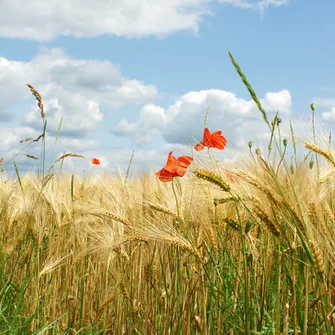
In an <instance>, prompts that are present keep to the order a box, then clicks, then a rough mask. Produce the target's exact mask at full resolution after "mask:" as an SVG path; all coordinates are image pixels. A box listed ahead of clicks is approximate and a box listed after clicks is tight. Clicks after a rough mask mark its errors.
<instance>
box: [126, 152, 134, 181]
mask: <svg viewBox="0 0 335 335" xmlns="http://www.w3.org/2000/svg"><path fill="white" fill-rule="evenodd" d="M134 152H135V150H133V152H132V154H131V157H130V161H129V164H128V169H127V173H126V180H125V182H124V186H127V180H128V176H129V172H130V167H131V163H132V162H133V157H134Z"/></svg>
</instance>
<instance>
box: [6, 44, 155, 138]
mask: <svg viewBox="0 0 335 335" xmlns="http://www.w3.org/2000/svg"><path fill="white" fill-rule="evenodd" d="M28 83H31V84H33V86H34V87H35V88H36V89H37V90H38V91H39V93H40V94H41V96H42V99H43V104H44V106H45V113H46V117H47V119H48V129H49V131H57V129H58V125H59V122H60V120H61V117H64V122H63V126H62V130H63V131H64V132H65V133H67V134H68V135H71V134H72V136H79V137H84V136H89V135H90V134H91V132H93V131H94V130H95V128H96V127H97V125H98V124H99V123H100V122H101V121H102V119H103V114H102V113H101V112H100V105H105V106H108V107H122V106H125V105H129V104H137V105H139V104H143V103H145V102H147V101H152V100H154V99H155V98H156V96H157V88H156V87H155V86H154V85H146V84H144V83H142V82H141V81H139V80H136V79H128V78H125V77H123V76H122V74H121V72H120V69H119V67H118V66H117V65H114V64H112V63H111V62H109V61H93V60H83V59H75V58H73V57H70V56H69V55H67V54H65V52H64V51H63V49H60V48H53V49H47V48H42V49H41V51H40V53H39V54H38V55H37V56H36V57H35V58H34V59H32V60H31V61H29V62H16V61H10V60H7V59H5V58H3V57H0V90H1V96H2V98H1V100H0V121H8V120H10V118H9V115H10V114H9V112H8V110H9V108H10V106H11V105H12V104H14V103H16V102H17V97H21V98H23V99H28V98H30V99H31V100H32V105H31V108H30V111H29V113H28V114H27V115H26V116H25V117H24V121H23V122H24V125H29V126H30V127H33V128H38V129H40V126H41V120H40V112H39V110H38V108H37V103H36V101H35V100H34V98H33V96H32V94H31V92H30V91H29V89H28V87H27V86H26V85H25V84H28Z"/></svg>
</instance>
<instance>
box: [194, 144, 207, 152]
mask: <svg viewBox="0 0 335 335" xmlns="http://www.w3.org/2000/svg"><path fill="white" fill-rule="evenodd" d="M204 147H205V146H204V145H203V143H202V142H200V143H198V144H196V145H195V146H194V149H195V150H197V151H200V150H202V149H203V148H204Z"/></svg>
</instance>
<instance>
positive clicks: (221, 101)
mask: <svg viewBox="0 0 335 335" xmlns="http://www.w3.org/2000/svg"><path fill="white" fill-rule="evenodd" d="M260 101H261V103H262V105H263V107H264V109H265V110H266V112H267V113H269V114H270V115H271V113H272V114H274V113H276V112H277V111H279V113H280V115H281V116H285V117H288V116H289V115H290V112H291V105H292V102H291V94H290V92H289V91H288V90H281V91H279V92H268V93H266V94H265V97H264V98H263V99H260ZM208 106H210V113H209V119H208V126H209V127H210V128H213V129H214V128H215V129H216V128H220V129H221V130H222V131H223V132H224V134H225V136H226V137H227V138H228V139H229V140H230V145H232V146H234V147H239V146H244V144H245V140H242V139H243V138H245V137H248V136H253V137H254V135H256V137H263V136H264V132H265V131H266V126H264V125H263V121H262V119H261V114H260V112H259V110H258V109H257V106H256V104H255V103H254V101H253V100H244V99H241V98H238V97H237V96H236V95H235V94H234V93H232V92H226V91H223V90H217V89H211V90H203V91H198V92H189V93H187V94H185V95H183V96H182V97H181V98H180V99H178V100H177V101H176V102H175V103H174V104H173V105H171V106H169V107H168V108H167V109H166V110H165V109H163V108H162V107H159V106H155V105H153V104H148V105H145V106H144V107H143V108H142V110H141V112H140V116H139V119H138V120H137V121H135V122H130V121H128V120H125V119H123V120H121V121H120V122H119V123H118V124H117V125H116V127H115V128H114V129H112V130H111V132H112V133H113V134H114V135H118V136H125V137H132V138H133V139H134V140H135V141H136V142H138V143H141V142H150V140H151V138H152V135H153V134H155V133H159V132H160V133H161V134H162V136H163V137H164V139H165V141H166V142H167V143H180V144H187V143H190V142H191V141H192V139H193V138H194V136H196V137H197V139H201V138H202V131H203V120H204V115H205V111H206V109H207V107H208Z"/></svg>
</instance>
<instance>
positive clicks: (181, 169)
mask: <svg viewBox="0 0 335 335" xmlns="http://www.w3.org/2000/svg"><path fill="white" fill-rule="evenodd" d="M172 152H173V151H171V152H170V153H169V156H168V160H167V163H166V165H165V166H164V167H163V169H162V170H160V171H159V172H157V173H156V176H157V177H158V178H159V180H161V181H163V182H167V181H171V180H172V179H173V178H174V177H182V176H184V174H185V173H186V169H187V168H188V166H189V165H190V164H191V162H192V161H193V158H192V157H190V156H180V157H178V158H176V157H174V156H172Z"/></svg>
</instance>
